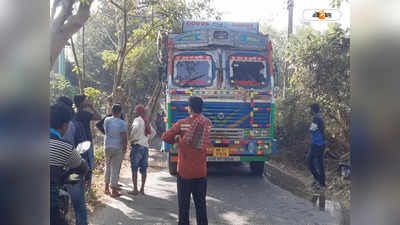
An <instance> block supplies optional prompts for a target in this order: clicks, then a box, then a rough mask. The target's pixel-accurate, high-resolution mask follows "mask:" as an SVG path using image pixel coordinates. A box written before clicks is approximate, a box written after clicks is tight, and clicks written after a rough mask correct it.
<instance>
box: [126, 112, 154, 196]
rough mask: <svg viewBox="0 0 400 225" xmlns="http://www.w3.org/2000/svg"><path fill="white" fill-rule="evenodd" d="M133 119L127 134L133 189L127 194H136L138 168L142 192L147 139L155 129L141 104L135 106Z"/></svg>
mask: <svg viewBox="0 0 400 225" xmlns="http://www.w3.org/2000/svg"><path fill="white" fill-rule="evenodd" d="M135 116H136V118H135V120H134V121H133V123H132V130H131V133H130V136H129V140H130V143H131V148H132V149H131V153H130V159H131V169H132V182H133V190H132V191H129V192H128V193H129V194H132V195H137V194H138V193H139V192H138V187H137V186H138V185H137V172H138V169H139V168H140V173H141V174H142V187H141V188H140V193H141V194H144V186H145V184H146V178H147V167H148V163H149V140H151V139H152V138H153V137H154V136H155V135H156V131H155V130H154V129H153V127H152V126H151V125H150V121H149V118H148V117H147V115H146V110H145V108H144V107H143V106H142V105H138V106H136V108H135Z"/></svg>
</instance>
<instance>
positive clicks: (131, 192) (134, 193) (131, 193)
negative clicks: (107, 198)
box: [128, 191, 139, 195]
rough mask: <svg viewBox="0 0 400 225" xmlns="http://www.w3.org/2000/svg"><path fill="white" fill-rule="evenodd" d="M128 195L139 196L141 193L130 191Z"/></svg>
mask: <svg viewBox="0 0 400 225" xmlns="http://www.w3.org/2000/svg"><path fill="white" fill-rule="evenodd" d="M128 194H130V195H138V194H139V192H138V191H128Z"/></svg>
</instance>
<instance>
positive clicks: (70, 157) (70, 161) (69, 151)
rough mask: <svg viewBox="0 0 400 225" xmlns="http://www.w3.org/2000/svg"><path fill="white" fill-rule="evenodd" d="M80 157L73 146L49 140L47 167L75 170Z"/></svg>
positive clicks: (57, 140) (56, 140)
mask: <svg viewBox="0 0 400 225" xmlns="http://www.w3.org/2000/svg"><path fill="white" fill-rule="evenodd" d="M80 165H81V156H80V155H79V153H78V152H77V151H76V150H75V149H74V148H73V146H72V145H71V144H69V143H67V142H65V141H63V140H59V139H52V138H50V139H49V166H56V167H68V168H70V169H73V168H77V167H79V166H80Z"/></svg>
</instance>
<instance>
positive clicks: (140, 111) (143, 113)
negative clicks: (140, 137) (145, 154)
mask: <svg viewBox="0 0 400 225" xmlns="http://www.w3.org/2000/svg"><path fill="white" fill-rule="evenodd" d="M135 111H136V113H137V114H138V115H139V116H141V117H142V119H143V120H144V124H145V125H146V128H145V129H144V135H145V136H148V135H150V134H151V128H150V121H149V118H148V117H147V116H146V110H145V109H144V107H143V106H142V105H137V106H136V108H135Z"/></svg>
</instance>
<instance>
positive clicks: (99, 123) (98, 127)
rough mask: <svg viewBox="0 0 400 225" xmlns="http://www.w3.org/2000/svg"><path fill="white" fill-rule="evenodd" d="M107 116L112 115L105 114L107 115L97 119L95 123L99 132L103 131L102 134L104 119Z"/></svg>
mask: <svg viewBox="0 0 400 225" xmlns="http://www.w3.org/2000/svg"><path fill="white" fill-rule="evenodd" d="M109 116H112V115H107V116H105V117H104V118H103V119H101V120H99V121H98V122H97V123H96V127H97V129H99V131H100V132H101V133H103V134H106V132H105V131H104V120H105V119H106V118H107V117H109Z"/></svg>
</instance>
